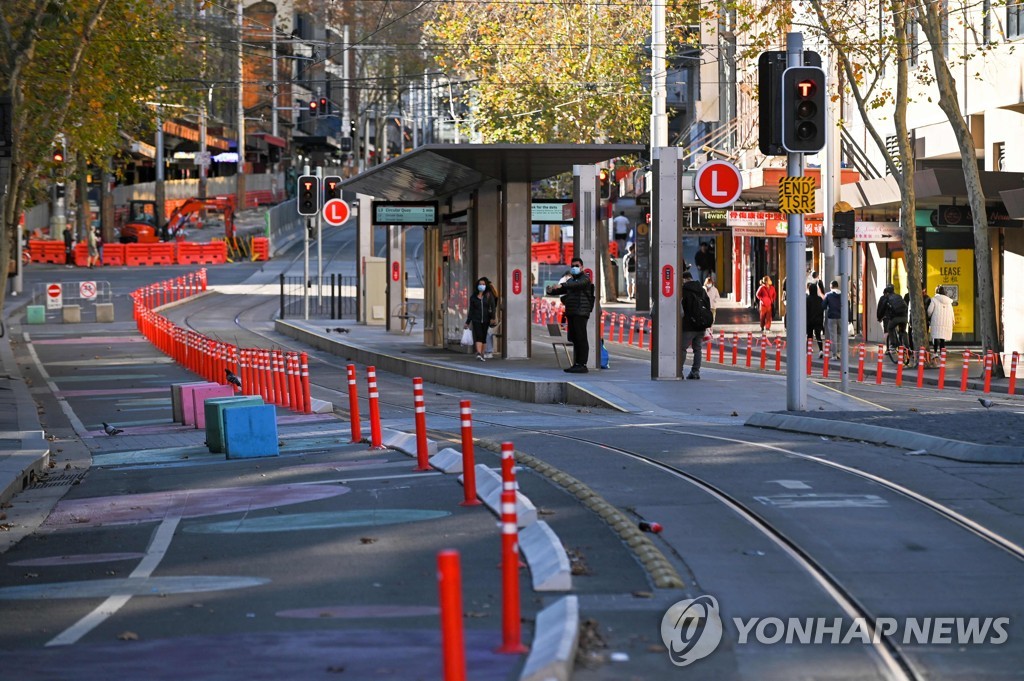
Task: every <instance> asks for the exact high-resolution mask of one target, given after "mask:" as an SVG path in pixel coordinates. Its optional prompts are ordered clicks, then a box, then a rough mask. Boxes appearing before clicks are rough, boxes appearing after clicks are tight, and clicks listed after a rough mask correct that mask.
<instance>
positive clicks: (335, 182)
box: [324, 175, 341, 203]
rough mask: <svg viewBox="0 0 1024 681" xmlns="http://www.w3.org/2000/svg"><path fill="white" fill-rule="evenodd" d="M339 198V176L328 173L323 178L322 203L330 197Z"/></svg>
mask: <svg viewBox="0 0 1024 681" xmlns="http://www.w3.org/2000/svg"><path fill="white" fill-rule="evenodd" d="M340 198H341V178H340V177H338V176H337V175H328V176H327V177H325V178H324V203H327V202H328V201H330V200H331V199H340Z"/></svg>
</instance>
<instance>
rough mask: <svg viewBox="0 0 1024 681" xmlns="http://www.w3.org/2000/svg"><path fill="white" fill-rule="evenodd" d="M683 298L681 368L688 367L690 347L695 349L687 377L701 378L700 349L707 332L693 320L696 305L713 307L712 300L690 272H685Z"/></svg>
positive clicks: (695, 315) (681, 290) (681, 292)
mask: <svg viewBox="0 0 1024 681" xmlns="http://www.w3.org/2000/svg"><path fill="white" fill-rule="evenodd" d="M679 293H680V297H681V299H682V305H681V307H682V312H683V318H682V326H681V327H680V328H681V330H682V332H683V333H682V336H683V337H682V346H683V347H682V360H681V361H680V367H681V369H685V368H686V351H687V350H688V349H692V350H693V364H692V365H690V373H689V375H688V376H687V378H692V379H694V380H699V379H700V359H701V358H700V354H701V353H700V351H701V348H702V347H703V346H704V334H705V333H707V327H706V326H700V325H699V324H698V323H696V322H695V321H693V320H694V319H695V318H696V317H697V316H698V315H697V312H696V309H695V307H694V306H699V305H701V304H703V305H705V306H706V307H708V308H710V307H711V302H710V300H709V299H708V292H707V291H705V290H704V287H703V286H701V285H700V283H699V282H696V281H694V280H693V275H692V274H690V273H689V272H683V286H682V288H681V289H680V291H679Z"/></svg>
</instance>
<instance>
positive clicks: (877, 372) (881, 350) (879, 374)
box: [875, 345, 885, 385]
mask: <svg viewBox="0 0 1024 681" xmlns="http://www.w3.org/2000/svg"><path fill="white" fill-rule="evenodd" d="M884 356H885V348H884V347H883V346H881V345H879V346H878V368H877V369H876V370H875V385H882V357H884Z"/></svg>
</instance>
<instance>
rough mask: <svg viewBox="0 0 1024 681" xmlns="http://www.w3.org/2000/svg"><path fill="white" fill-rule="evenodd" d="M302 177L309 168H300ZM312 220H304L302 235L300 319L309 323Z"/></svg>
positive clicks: (307, 172)
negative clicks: (310, 233)
mask: <svg viewBox="0 0 1024 681" xmlns="http://www.w3.org/2000/svg"><path fill="white" fill-rule="evenodd" d="M302 174H303V175H309V166H304V167H303V168H302ZM311 219H312V218H308V217H307V218H306V224H305V227H306V229H305V234H303V235H302V318H303V319H305V320H306V321H309V231H310V230H309V228H310V226H311V225H312V223H311V222H310V220H311Z"/></svg>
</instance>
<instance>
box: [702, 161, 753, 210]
mask: <svg viewBox="0 0 1024 681" xmlns="http://www.w3.org/2000/svg"><path fill="white" fill-rule="evenodd" d="M693 188H694V190H696V192H697V198H699V199H700V200H701V201H703V202H704V203H705V205H707V206H709V207H711V208H725V207H726V206H731V205H732V204H734V203H735V202H736V199H738V198H740V192H742V191H743V176H742V175H740V169H739V168H737V167H736V166H734V165H733V164H732V163H729V162H728V161H721V160H714V161H708V162H707V163H705V164H704V165H702V166H701V167H700V168H698V169H697V175H696V176H695V177H694V179H693Z"/></svg>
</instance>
